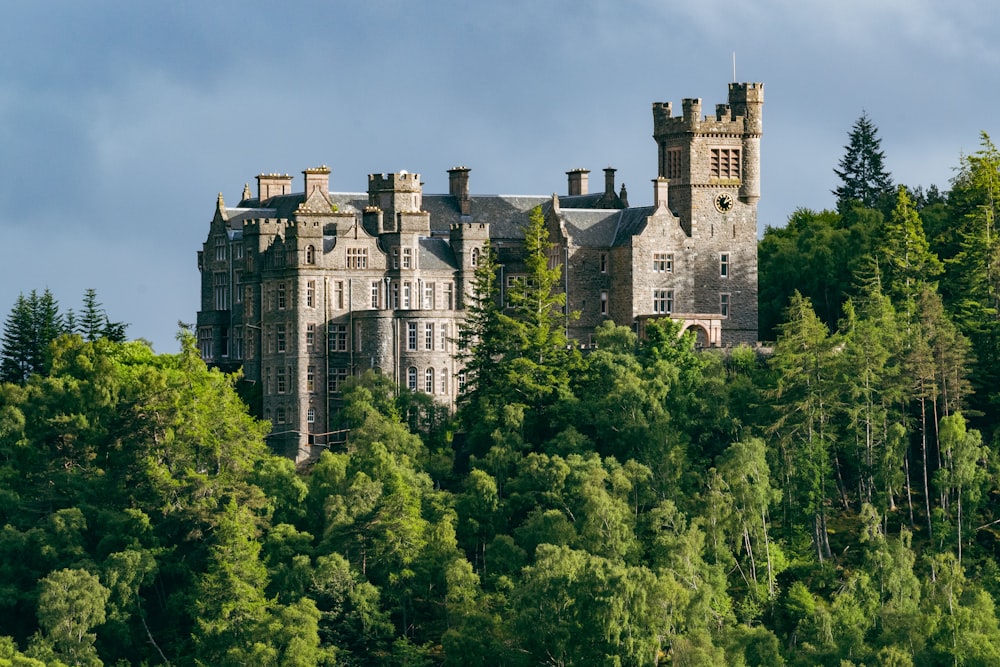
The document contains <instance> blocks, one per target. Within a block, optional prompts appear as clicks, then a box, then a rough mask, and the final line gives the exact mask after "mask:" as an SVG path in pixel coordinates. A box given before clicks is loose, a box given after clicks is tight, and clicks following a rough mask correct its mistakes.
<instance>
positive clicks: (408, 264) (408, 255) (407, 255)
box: [403, 248, 413, 269]
mask: <svg viewBox="0 0 1000 667" xmlns="http://www.w3.org/2000/svg"><path fill="white" fill-rule="evenodd" d="M403 268H404V269H412V268H413V248H403Z"/></svg>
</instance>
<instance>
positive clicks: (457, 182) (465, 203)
mask: <svg viewBox="0 0 1000 667" xmlns="http://www.w3.org/2000/svg"><path fill="white" fill-rule="evenodd" d="M470 171H472V170H471V169H469V168H468V167H452V168H451V169H449V170H448V194H450V195H451V196H452V197H454V198H455V199H456V200H458V207H459V209H460V210H461V213H462V215H472V206H471V204H472V202H471V201H470V199H469V172H470Z"/></svg>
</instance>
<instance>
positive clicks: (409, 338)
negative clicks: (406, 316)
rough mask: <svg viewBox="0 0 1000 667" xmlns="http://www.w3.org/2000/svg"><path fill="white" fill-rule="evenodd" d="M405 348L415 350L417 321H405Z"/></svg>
mask: <svg viewBox="0 0 1000 667" xmlns="http://www.w3.org/2000/svg"><path fill="white" fill-rule="evenodd" d="M406 349H407V350H415V349H417V323H416V322H407V323H406Z"/></svg>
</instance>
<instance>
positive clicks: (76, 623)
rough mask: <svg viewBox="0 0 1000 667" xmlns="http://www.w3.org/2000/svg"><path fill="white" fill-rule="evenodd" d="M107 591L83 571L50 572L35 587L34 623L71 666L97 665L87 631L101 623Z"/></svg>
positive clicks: (92, 641)
mask: <svg viewBox="0 0 1000 667" xmlns="http://www.w3.org/2000/svg"><path fill="white" fill-rule="evenodd" d="M108 595H109V591H108V589H107V588H105V587H104V586H102V585H101V582H100V580H99V579H98V578H97V577H96V576H95V575H93V574H91V573H89V572H87V571H86V570H78V569H65V570H58V571H56V572H52V573H51V574H49V575H48V576H47V577H45V578H44V579H42V580H41V581H40V582H39V585H38V624H39V625H40V626H41V627H42V629H43V630H45V633H46V636H47V637H48V638H49V639H50V640H51V641H52V642H53V644H54V648H55V650H56V651H57V652H58V653H59V654H60V655H62V656H65V657H66V658H67V659H68V660H69V661H70V662H71V663H72V664H74V665H80V664H100V661H99V660H97V654H96V651H94V640H95V639H96V638H97V636H96V635H95V634H93V633H92V632H90V631H91V629H93V628H94V627H95V626H98V625H100V624H102V623H104V619H105V605H106V604H107V602H108Z"/></svg>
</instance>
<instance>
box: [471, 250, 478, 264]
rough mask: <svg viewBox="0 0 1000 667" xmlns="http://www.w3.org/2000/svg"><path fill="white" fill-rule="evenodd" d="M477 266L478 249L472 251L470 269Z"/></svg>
mask: <svg viewBox="0 0 1000 667" xmlns="http://www.w3.org/2000/svg"><path fill="white" fill-rule="evenodd" d="M477 266H479V248H473V249H472V268H476V267H477Z"/></svg>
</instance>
